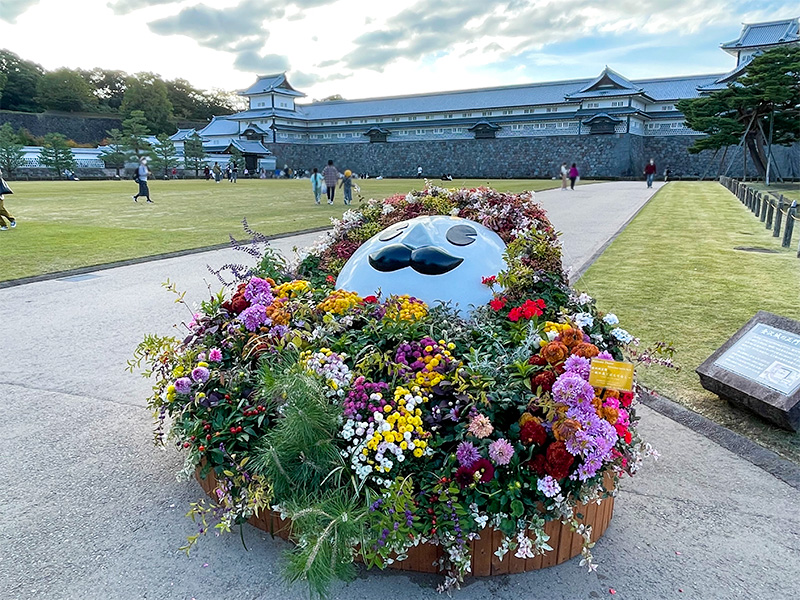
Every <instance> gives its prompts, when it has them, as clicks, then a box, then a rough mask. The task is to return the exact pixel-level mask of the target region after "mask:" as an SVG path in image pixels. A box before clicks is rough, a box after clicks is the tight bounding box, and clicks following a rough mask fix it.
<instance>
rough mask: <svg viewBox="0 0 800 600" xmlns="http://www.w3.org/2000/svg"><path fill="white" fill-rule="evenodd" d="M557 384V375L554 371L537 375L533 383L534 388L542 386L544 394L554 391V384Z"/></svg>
mask: <svg viewBox="0 0 800 600" xmlns="http://www.w3.org/2000/svg"><path fill="white" fill-rule="evenodd" d="M555 382H556V374H555V373H553V372H552V371H542V372H541V373H537V374H536V375H535V376H534V378H533V380H532V382H531V383H533V387H534V388H537V387H540V386H541V388H542V391H543V392H549V391H550V390H552V389H553V384H554V383H555Z"/></svg>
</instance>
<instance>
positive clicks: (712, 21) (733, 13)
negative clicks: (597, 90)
mask: <svg viewBox="0 0 800 600" xmlns="http://www.w3.org/2000/svg"><path fill="white" fill-rule="evenodd" d="M798 16H800V7H799V6H798V4H797V2H796V0H794V1H781V0H774V1H773V0H669V1H668V2H667V1H665V0H655V1H651V2H645V1H642V0H613V1H606V0H556V1H553V0H506V1H502V2H496V1H492V0H394V1H387V0H213V1H212V0H0V48H6V49H8V50H11V51H12V52H15V53H17V54H18V55H20V56H21V57H23V58H25V59H28V60H32V61H34V62H37V63H39V64H40V65H42V66H43V67H44V68H45V69H48V70H52V69H57V68H59V67H69V68H83V69H90V68H94V67H102V68H106V69H120V70H123V71H127V72H129V73H136V72H141V71H150V72H154V73H158V74H160V75H161V76H162V77H164V78H165V79H175V78H179V77H180V78H183V79H186V80H188V81H189V82H191V83H192V84H193V85H194V86H196V87H198V88H201V89H212V88H220V89H225V90H239V89H244V88H246V87H248V86H249V85H250V84H252V83H253V82H254V81H255V79H256V75H259V74H268V73H276V72H283V71H287V72H288V73H287V77H288V79H289V81H290V83H291V84H292V85H293V86H294V87H295V88H298V89H300V90H301V91H303V92H305V93H306V94H307V96H308V99H321V98H325V97H327V96H330V95H333V94H341V95H342V96H344V97H345V98H368V97H375V96H387V95H402V94H411V93H420V92H434V91H441V90H457V89H468V88H476V87H490V86H499V85H512V84H519V83H530V82H538V81H556V80H563V79H577V78H587V77H589V78H590V77H594V76H596V75H598V74H599V73H600V71H602V69H603V67H605V66H606V65H607V66H609V67H611V68H612V69H614V70H616V71H618V72H620V73H621V74H623V75H624V76H626V77H628V78H630V79H637V78H638V79H641V78H647V77H666V76H671V75H692V74H701V73H724V72H726V71H729V70H730V69H732V68H733V67H734V65H735V59H734V58H733V57H731V56H730V55H728V54H726V53H725V52H723V51H722V50H720V48H719V45H720V44H721V43H723V42H727V41H730V40H733V39H736V38H737V37H738V35H739V32H740V31H741V24H742V23H752V22H759V21H771V20H776V19H784V18H792V17H798Z"/></svg>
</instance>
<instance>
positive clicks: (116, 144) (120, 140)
mask: <svg viewBox="0 0 800 600" xmlns="http://www.w3.org/2000/svg"><path fill="white" fill-rule="evenodd" d="M106 133H107V134H108V140H107V142H106V148H105V149H104V150H103V151H102V152H101V153H100V158H101V159H102V160H103V162H104V163H105V164H106V168H108V167H111V168H112V169H116V170H117V177H119V170H120V169H122V168H124V167H125V159H126V158H127V157H128V155H127V153H126V152H125V136H124V135H123V134H122V132H121V131H120V130H119V129H112V130H111V131H107V132H106Z"/></svg>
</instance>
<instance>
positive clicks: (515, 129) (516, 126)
mask: <svg viewBox="0 0 800 600" xmlns="http://www.w3.org/2000/svg"><path fill="white" fill-rule="evenodd" d="M511 129H512V131H519V130H521V129H522V125H512V126H511Z"/></svg>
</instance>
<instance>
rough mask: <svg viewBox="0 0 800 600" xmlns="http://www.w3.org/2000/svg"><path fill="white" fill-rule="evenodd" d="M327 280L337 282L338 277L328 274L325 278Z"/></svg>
mask: <svg viewBox="0 0 800 600" xmlns="http://www.w3.org/2000/svg"><path fill="white" fill-rule="evenodd" d="M325 281H327V282H328V283H336V278H335V277H334V276H333V275H328V276H327V277H326V278H325Z"/></svg>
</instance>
